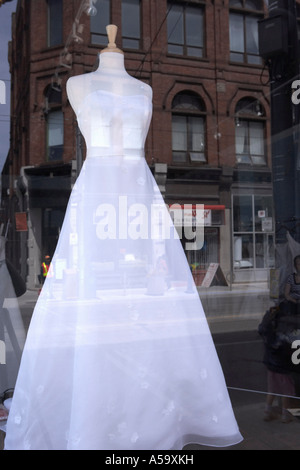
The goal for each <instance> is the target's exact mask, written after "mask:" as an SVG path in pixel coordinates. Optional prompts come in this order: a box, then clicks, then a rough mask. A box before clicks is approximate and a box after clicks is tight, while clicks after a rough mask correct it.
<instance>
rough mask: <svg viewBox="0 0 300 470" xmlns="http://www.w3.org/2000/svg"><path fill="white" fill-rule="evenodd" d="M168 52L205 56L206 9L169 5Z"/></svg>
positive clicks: (171, 3)
mask: <svg viewBox="0 0 300 470" xmlns="http://www.w3.org/2000/svg"><path fill="white" fill-rule="evenodd" d="M167 25H168V52H169V53H171V54H178V55H186V56H192V57H203V56H204V8H203V7H200V6H198V5H197V6H191V5H184V4H177V3H175V2H169V3H168V20H167Z"/></svg>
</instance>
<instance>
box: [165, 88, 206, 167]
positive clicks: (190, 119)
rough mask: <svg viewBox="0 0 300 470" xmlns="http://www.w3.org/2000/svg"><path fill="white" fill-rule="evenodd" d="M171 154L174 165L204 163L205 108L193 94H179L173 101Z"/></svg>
mask: <svg viewBox="0 0 300 470" xmlns="http://www.w3.org/2000/svg"><path fill="white" fill-rule="evenodd" d="M172 154H173V162H174V163H184V164H195V163H203V162H206V156H205V106H204V103H203V101H202V100H201V98H200V97H199V96H198V95H196V94H195V93H188V92H183V93H179V94H178V95H176V96H175V98H174V100H173V103H172Z"/></svg>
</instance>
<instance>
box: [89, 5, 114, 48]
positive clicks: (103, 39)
mask: <svg viewBox="0 0 300 470" xmlns="http://www.w3.org/2000/svg"><path fill="white" fill-rule="evenodd" d="M100 1H101V0H100ZM102 1H104V2H106V3H108V5H107V7H108V8H107V9H108V19H106V20H105V19H104V22H103V25H102V26H103V31H102V30H101V32H96V31H94V30H93V29H92V28H93V23H94V21H96V20H97V15H95V16H91V17H90V42H91V44H93V45H96V46H107V32H106V26H107V25H108V24H111V23H112V13H111V0H102ZM99 6H100V4H99V5H97V4H96V8H97V14H98V11H99V10H100V8H99ZM100 26H101V25H100ZM100 29H101V28H100ZM98 38H99V40H96V39H98Z"/></svg>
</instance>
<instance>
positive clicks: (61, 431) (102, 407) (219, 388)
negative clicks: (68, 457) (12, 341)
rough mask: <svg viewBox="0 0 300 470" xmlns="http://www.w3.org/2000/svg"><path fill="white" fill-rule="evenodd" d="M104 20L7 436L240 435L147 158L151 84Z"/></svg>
mask: <svg viewBox="0 0 300 470" xmlns="http://www.w3.org/2000/svg"><path fill="white" fill-rule="evenodd" d="M108 33H109V46H108V48H107V49H105V50H104V51H103V53H102V54H101V55H100V65H99V68H98V70H97V71H95V72H92V73H89V74H85V75H82V76H78V77H72V78H70V79H69V81H68V83H67V92H68V96H69V99H70V103H71V104H72V106H73V108H74V111H75V113H76V116H77V120H78V125H79V127H80V129H81V132H82V134H83V136H84V138H85V140H86V144H87V158H86V160H85V162H84V165H83V167H82V170H81V172H80V175H79V176H78V179H77V181H76V183H75V185H74V188H73V190H72V193H71V195H70V200H69V204H68V207H67V210H66V215H65V219H64V223H63V226H62V229H61V233H60V237H59V240H58V244H57V247H56V250H55V253H54V256H53V258H52V264H53V270H52V273H53V275H52V276H51V277H50V278H49V277H48V278H47V279H46V282H45V284H44V286H43V289H42V291H41V294H40V296H39V299H38V302H37V305H36V307H35V310H34V314H33V318H32V321H31V325H30V329H29V333H28V337H27V342H26V345H25V350H24V354H23V357H22V363H21V367H20V373H19V376H18V382H17V385H16V390H15V394H14V398H13V402H12V407H11V411H10V415H9V420H8V425H7V436H6V441H5V448H6V449H7V450H9V449H13V450H17V449H33V450H35V449H40V450H147V449H148V450H159V449H161V450H168V449H182V448H183V446H184V445H186V444H189V443H199V444H201V443H202V444H206V445H207V444H208V445H214V446H228V445H232V444H236V443H237V442H239V441H240V440H241V439H242V438H241V435H240V433H239V430H238V427H237V424H236V421H235V418H234V415H233V412H232V407H231V403H230V399H229V396H228V392H227V389H226V384H225V381H224V377H223V373H222V370H221V367H220V363H219V360H218V357H217V354H216V351H215V347H214V344H213V341H212V338H211V335H210V331H209V328H208V325H207V322H206V318H205V315H204V312H203V309H202V305H201V302H200V299H199V296H198V292H197V290H196V288H195V285H194V284H193V280H192V275H191V272H190V269H189V266H188V263H187V259H186V256H185V253H184V251H183V249H182V246H181V242H180V239H179V237H178V235H177V232H176V230H175V228H174V226H173V224H172V223H171V220H170V216H169V214H168V211H167V209H166V207H165V203H164V200H163V198H162V196H161V194H160V191H159V188H158V186H157V184H156V181H155V180H154V178H153V176H152V173H151V171H150V169H149V167H148V165H147V162H146V160H145V158H144V143H145V139H146V136H147V132H148V129H149V125H150V120H151V114H152V101H151V98H152V90H151V87H150V86H149V85H147V84H145V83H143V82H140V81H138V80H136V79H135V78H132V77H130V76H129V74H128V73H127V72H126V70H125V68H124V55H123V53H122V52H120V51H119V50H118V49H117V48H116V46H115V43H114V38H115V33H116V28H114V27H113V28H108ZM165 229H170V230H169V231H168V230H165ZM62 267H63V268H62ZM187 287H188V288H187Z"/></svg>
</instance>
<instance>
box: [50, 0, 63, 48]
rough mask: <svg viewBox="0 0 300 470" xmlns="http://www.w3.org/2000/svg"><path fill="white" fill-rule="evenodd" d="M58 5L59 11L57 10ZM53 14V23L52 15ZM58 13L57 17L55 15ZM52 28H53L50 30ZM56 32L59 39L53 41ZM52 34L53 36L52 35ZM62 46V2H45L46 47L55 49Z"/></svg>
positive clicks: (52, 0)
mask: <svg viewBox="0 0 300 470" xmlns="http://www.w3.org/2000/svg"><path fill="white" fill-rule="evenodd" d="M57 3H58V4H59V10H58V8H57ZM54 12H55V21H53V19H54V18H52V14H53V13H54ZM58 12H59V15H57V13H58ZM52 26H54V28H52ZM57 31H58V35H59V38H58V39H57V40H54V36H56V34H57ZM53 33H54V35H53ZM62 44H63V2H62V1H60V0H47V47H57V46H61V45H62Z"/></svg>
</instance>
